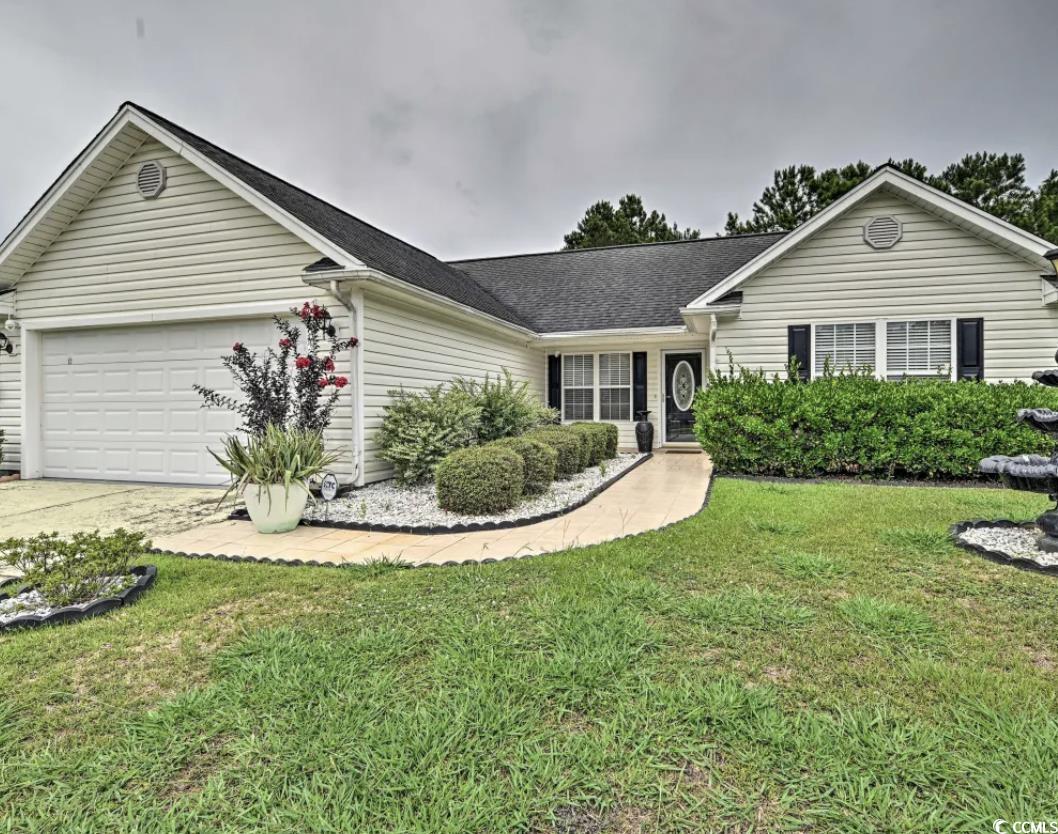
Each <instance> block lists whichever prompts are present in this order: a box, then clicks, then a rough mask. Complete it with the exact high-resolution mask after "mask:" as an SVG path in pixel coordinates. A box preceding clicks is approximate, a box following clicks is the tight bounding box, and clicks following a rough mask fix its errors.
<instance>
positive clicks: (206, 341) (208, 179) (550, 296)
mask: <svg viewBox="0 0 1058 834" xmlns="http://www.w3.org/2000/svg"><path fill="white" fill-rule="evenodd" d="M1053 248H1054V246H1053V245H1052V244H1049V243H1047V242H1046V241H1044V240H1041V239H1039V238H1037V237H1035V236H1033V235H1031V234H1029V233H1028V232H1025V231H1022V230H1021V229H1018V228H1016V227H1014V226H1012V225H1010V224H1008V223H1005V222H1003V221H1002V220H999V219H997V218H995V217H992V216H991V215H989V214H986V213H985V212H982V211H980V210H978V209H976V208H974V207H972V206H970V205H967V204H966V203H963V202H960V201H959V200H957V199H955V198H953V197H951V196H949V195H947V194H944V193H942V192H940V191H938V190H936V189H934V188H931V187H930V186H928V185H925V184H923V183H922V182H919V181H918V180H915V179H913V178H911V177H909V176H906V175H905V174H903V173H901V172H899V171H898V170H896V169H894V168H892V167H882V168H880V169H878V170H877V171H876V172H875V173H874V174H873V175H872V176H871V177H870V178H869V179H867V180H866V181H865V182H863V183H862V184H861V185H859V186H858V187H856V188H855V189H853V190H852V191H850V192H849V193H848V194H846V195H845V196H844V197H842V198H841V199H839V200H838V201H836V202H835V203H834V204H832V205H831V206H829V207H828V208H827V209H826V210H824V211H822V212H820V213H819V214H818V215H816V216H815V217H813V218H812V219H811V220H809V221H808V222H806V223H805V224H803V225H802V226H800V227H799V228H797V229H796V230H794V231H792V232H790V233H776V234H758V235H742V236H734V237H717V238H710V239H703V240H696V241H685V242H678V243H661V244H650V245H641V246H614V247H607V248H601V249H589V250H578V251H563V252H550V253H544V254H536V255H515V256H511V257H501V258H484V259H480V260H466V261H459V262H453V263H446V262H444V261H441V260H439V259H437V258H435V257H433V256H432V255H430V254H428V253H427V252H424V251H422V250H420V249H417V248H416V247H414V246H411V245H409V244H407V243H405V242H404V241H402V240H400V239H398V238H396V237H393V236H392V235H390V234H387V233H385V232H383V231H381V230H379V229H377V228H375V227H373V226H370V225H369V224H367V223H365V222H363V221H361V220H359V219H357V218H356V217H353V216H352V215H349V214H347V213H346V212H344V211H342V210H341V209H338V208H336V207H335V206H332V205H330V204H329V203H326V202H324V201H323V200H320V199H318V198H316V197H314V196H313V195H311V194H309V193H307V192H305V191H303V190H301V189H300V188H297V187H295V186H293V185H291V184H290V183H287V182H285V181H283V180H281V179H279V178H278V177H275V176H273V175H272V174H269V173H267V172H266V171H263V170H261V169H260V168H258V167H256V166H254V165H252V164H250V163H249V162H246V161H245V160H243V159H240V158H239V157H237V156H234V155H233V154H231V153H229V152H227V151H225V150H222V149H221V148H219V147H217V146H216V145H214V144H212V143H210V142H207V141H206V140H205V139H202V138H201V137H199V136H196V135H195V134H193V133H190V132H189V131H187V130H185V129H184V128H182V127H180V126H179V125H176V124H174V123H172V122H170V121H168V120H167V119H164V118H162V117H161V116H158V115H156V114H154V113H152V112H150V111H149V110H146V109H144V108H143V107H140V106H138V105H135V104H132V103H126V104H124V105H122V106H121V108H120V109H119V110H118V112H117V114H116V115H115V116H114V118H113V119H111V120H110V122H109V123H108V124H107V125H106V126H105V127H104V128H103V130H102V131H100V133H99V134H98V135H97V136H96V137H95V139H93V140H92V142H91V143H90V144H89V145H88V147H87V148H85V149H84V151H83V152H82V153H81V154H80V155H79V156H78V157H77V158H76V159H75V160H74V161H73V162H72V163H71V164H70V166H69V167H68V168H67V169H66V170H65V171H64V172H63V173H62V174H61V175H60V176H59V178H58V180H56V182H55V183H54V184H53V185H52V186H51V188H50V189H49V190H48V191H47V193H46V194H45V195H44V196H43V197H41V199H40V200H39V201H38V202H37V204H36V205H34V206H33V208H32V209H31V210H30V211H29V213H28V214H27V215H26V216H25V217H24V218H23V220H22V221H21V222H20V223H19V224H18V226H17V227H16V228H15V229H14V231H12V232H11V234H10V235H8V236H7V238H5V239H4V241H3V243H2V244H0V323H3V329H2V330H0V333H2V334H3V335H4V336H5V337H6V338H7V339H8V340H9V343H10V344H11V346H12V347H13V352H12V353H10V354H9V353H7V352H6V351H4V350H0V429H2V430H4V432H5V433H6V444H5V446H4V459H3V463H2V464H0V467H3V468H5V469H16V470H20V471H21V473H22V475H23V477H26V478H37V477H63V478H98V479H112V480H133V481H154V482H172V483H217V482H220V481H221V480H223V476H222V474H221V472H220V471H219V470H218V468H217V466H216V464H215V462H214V461H213V460H212V458H211V457H210V456H209V455H208V454H207V451H206V449H207V447H208V446H210V445H212V446H214V447H216V445H217V444H218V442H219V439H220V437H221V435H222V434H223V433H224V432H226V431H230V430H232V429H233V428H234V425H235V421H234V418H233V416H232V415H230V414H227V413H224V412H218V411H212V410H204V409H202V408H201V407H200V402H201V401H200V398H199V397H198V396H197V395H196V394H195V393H194V391H193V390H192V387H191V386H192V384H194V383H200V384H204V385H208V386H211V387H215V388H218V389H221V390H226V389H227V388H228V387H229V386H230V380H229V379H228V375H227V372H226V371H225V370H224V369H223V368H222V366H221V364H220V357H221V355H222V354H224V353H226V352H227V351H228V350H230V346H231V344H232V343H233V342H235V341H240V342H243V343H244V344H246V345H247V346H249V347H250V348H255V349H260V348H262V347H264V346H266V345H268V344H271V343H272V340H273V339H274V338H275V334H274V332H273V329H272V326H271V324H270V317H271V316H272V315H273V314H276V313H283V312H284V311H286V310H287V309H288V308H289V307H291V306H293V305H295V304H300V303H301V302H302V301H303V300H305V299H306V298H310V297H311V298H316V299H317V300H319V301H321V302H323V303H326V304H327V305H329V306H330V307H331V308H332V311H334V312H335V314H336V316H337V319H338V321H339V323H340V329H341V332H342V335H343V336H351V335H355V336H357V337H358V339H359V340H360V346H359V347H357V348H354V349H352V350H350V351H349V354H348V355H347V356H346V357H345V362H344V364H343V366H342V367H341V368H339V372H340V373H343V374H345V375H347V376H348V377H349V379H350V384H349V385H348V386H347V387H346V388H345V389H343V400H342V402H341V404H340V407H339V408H338V410H337V412H336V415H335V420H334V423H333V425H332V427H331V429H330V432H329V436H328V442H329V443H332V444H334V446H336V447H339V448H341V449H343V450H344V451H343V458H342V462H341V465H340V471H341V475H342V476H343V477H344V478H345V479H346V480H347V481H349V482H353V483H356V484H364V483H369V482H372V481H377V480H379V479H382V478H385V477H387V475H388V473H389V470H388V468H387V465H386V464H385V462H384V461H382V460H380V459H379V457H378V454H377V449H376V447H375V443H374V434H375V430H376V429H377V428H378V426H379V422H380V420H381V418H382V413H383V407H384V406H385V404H386V402H387V398H388V392H389V391H391V390H393V389H396V388H398V387H401V386H403V387H404V388H406V389H419V388H422V387H424V386H429V385H433V384H436V383H440V382H443V381H445V380H448V379H450V378H452V377H456V376H470V377H479V378H480V377H483V376H484V375H486V374H493V375H495V374H497V373H499V372H500V371H501V370H502V369H507V370H509V371H510V372H511V373H512V374H513V375H514V376H515V377H517V378H519V379H524V380H527V381H528V382H529V384H530V385H531V386H532V389H533V390H535V391H537V392H538V393H539V395H540V396H541V397H542V398H544V399H545V400H547V401H548V402H549V403H551V404H552V405H554V406H555V407H556V408H558V409H559V410H560V412H561V415H562V418H563V419H564V420H568V421H574V420H606V421H610V422H613V423H615V424H616V425H617V426H618V427H619V428H620V431H621V434H620V436H621V442H622V444H623V445H625V446H632V445H633V444H634V425H635V415H636V413H637V412H639V411H643V410H649V412H650V419H651V420H652V421H653V423H654V424H655V427H656V433H655V442H656V444H657V445H658V446H663V447H669V446H673V447H679V446H681V445H685V444H692V443H693V442H694V437H693V433H692V431H691V424H692V418H691V414H690V410H689V402H690V397H691V395H692V394H693V393H694V390H695V389H697V388H698V387H700V386H702V385H705V384H706V383H707V381H708V377H709V373H710V371H715V370H724V369H726V368H727V367H728V365H729V363H734V364H735V365H744V366H748V367H751V368H763V369H764V370H766V371H768V372H769V373H771V372H775V373H783V372H784V368H785V367H786V366H787V364H788V362H789V358H790V357H791V356H796V357H797V358H798V360H799V364H800V367H801V372H802V373H803V374H805V375H808V374H818V373H820V371H821V369H822V368H823V366H824V363H825V362H826V361H827V360H828V359H829V360H830V362H831V363H832V364H834V365H836V366H844V365H847V364H854V365H870V366H872V367H874V368H876V369H877V373H878V374H880V375H884V376H890V377H903V376H905V375H919V374H937V373H943V374H951V375H952V376H953V377H958V378H962V377H973V378H978V379H985V380H1011V379H1026V378H1028V377H1029V375H1030V374H1031V372H1032V371H1033V370H1035V369H1036V368H1039V367H1041V366H1044V365H1047V364H1049V363H1050V361H1051V354H1052V352H1053V350H1054V348H1055V347H1056V345H1058V287H1056V281H1055V273H1054V268H1053V266H1052V264H1051V262H1050V260H1049V258H1054V257H1055V254H1054V253H1053V252H1051V251H1050V250H1052V249H1053ZM2 341H3V340H2V339H0V342H2ZM0 348H2V344H0Z"/></svg>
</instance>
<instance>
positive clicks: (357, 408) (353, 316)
mask: <svg viewBox="0 0 1058 834" xmlns="http://www.w3.org/2000/svg"><path fill="white" fill-rule="evenodd" d="M330 290H331V295H333V296H334V297H335V298H337V299H338V300H339V301H341V302H342V304H344V305H345V309H346V310H347V311H348V312H349V330H350V332H351V334H352V336H353V338H355V339H356V340H357V344H356V347H355V348H353V350H352V353H351V355H350V357H349V377H350V380H349V381H350V384H351V387H352V389H353V403H352V407H353V415H352V416H353V420H352V422H353V431H352V435H353V437H352V441H353V443H352V458H353V471H352V479H353V485H354V486H363V483H364V475H363V473H364V442H363V441H364V436H363V425H362V420H361V413H362V410H363V402H364V392H363V386H362V384H361V379H362V374H361V364H362V363H361V362H360V352H361V351H362V350H363V338H362V336H363V334H361V333H360V327H359V321H358V319H359V313H360V312H361V310H360V306H362V305H358V304H357V303H356V302H355V301H354V300H353V293H352V291H345V292H344V293H343V291H342V287H341V282H339V281H336V280H333V279H332V280H331V283H330Z"/></svg>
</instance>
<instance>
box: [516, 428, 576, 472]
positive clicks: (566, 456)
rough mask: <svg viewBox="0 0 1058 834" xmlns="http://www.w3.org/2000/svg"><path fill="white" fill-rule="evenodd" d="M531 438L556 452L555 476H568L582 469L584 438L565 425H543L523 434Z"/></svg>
mask: <svg viewBox="0 0 1058 834" xmlns="http://www.w3.org/2000/svg"><path fill="white" fill-rule="evenodd" d="M524 437H528V438H530V439H531V440H539V441H540V442H541V443H546V444H547V445H548V446H550V447H551V448H552V449H554V450H555V452H557V453H558V461H557V463H556V466H555V477H556V478H568V477H570V476H571V475H576V474H577V473H578V472H581V471H583V469H584V464H583V463H581V460H582V455H583V453H584V451H585V448H586V445H585V439H584V438H582V437H581V436H580V435H578V434H575V433H574V432H572V431H570V430H569V428H568V427H566V426H543V427H541V428H539V429H534V430H533V431H531V432H529V433H528V434H526V435H524Z"/></svg>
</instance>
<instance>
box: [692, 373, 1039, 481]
mask: <svg viewBox="0 0 1058 834" xmlns="http://www.w3.org/2000/svg"><path fill="white" fill-rule="evenodd" d="M1038 407H1044V408H1054V409H1058V393H1056V392H1055V391H1053V390H1051V389H1049V388H1045V387H1043V386H1041V385H1035V384H1026V383H1022V382H1014V383H1006V384H985V383H977V382H948V381H942V380H914V381H906V382H887V381H882V380H878V379H875V378H873V377H872V376H869V375H867V374H864V373H848V374H838V375H834V376H830V377H825V378H820V379H815V380H812V381H810V382H796V381H780V380H777V379H775V380H772V381H768V379H767V378H766V377H765V376H764V375H763V374H762V373H755V372H750V371H747V370H745V369H741V370H739V371H738V372H737V373H735V374H733V375H720V374H714V375H713V376H712V377H711V379H710V384H709V386H708V387H706V388H704V389H703V390H702V391H700V392H699V394H698V396H697V398H696V400H695V405H694V408H695V427H694V430H695V434H696V435H697V437H698V440H699V442H700V443H701V444H702V447H703V448H704V449H705V450H706V451H707V452H708V453H709V454H710V455H711V456H712V459H713V463H714V464H715V465H716V467H717V470H718V471H720V472H729V473H741V474H753V475H782V476H789V477H812V476H817V475H827V474H843V475H858V476H864V477H875V478H894V477H907V478H977V477H982V476H980V475H979V473H978V472H977V463H978V461H979V460H981V458H985V457H988V456H989V455H997V454H1003V455H1014V454H1022V453H1027V452H1035V453H1039V454H1051V453H1052V452H1053V451H1054V443H1053V442H1052V441H1051V440H1049V439H1048V438H1047V437H1046V436H1045V435H1042V434H1040V433H1038V432H1035V431H1033V430H1032V429H1030V428H1028V427H1026V426H1024V425H1022V424H1020V423H1018V422H1017V420H1016V415H1017V411H1018V409H1019V408H1038Z"/></svg>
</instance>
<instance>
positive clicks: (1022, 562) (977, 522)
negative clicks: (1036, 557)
mask: <svg viewBox="0 0 1058 834" xmlns="http://www.w3.org/2000/svg"><path fill="white" fill-rule="evenodd" d="M1035 526H1036V522H1034V521H1011V520H1010V519H1007V518H1000V519H996V520H994V521H989V520H988V519H986V518H978V519H974V520H973V521H960V522H958V523H956V524H953V525H952V526H951V530H950V531H949V532H950V533H951V537H952V542H953V543H954V544H955V546H956V547H961V548H962V549H963V550H968V551H969V552H971V553H976V554H977V555H978V556H983V557H984V558H986V559H988V560H989V561H990V562H998V563H999V564H1001V565H1010V566H1011V567H1014V568H1018V569H1020V570H1031V571H1035V572H1036V573H1046V574H1050V575H1051V576H1058V565H1041V564H1040V563H1039V562H1036V561H1033V560H1032V559H1027V558H1025V557H1024V556H1011V555H1010V554H1008V553H1004V552H1003V551H1001V550H989V549H988V548H987V547H982V546H981V545H979V544H973V543H972V542H967V541H963V540H962V539H961V538H960V536H961V535H962V534H963V533H965V532H966V531H967V530H976V529H977V528H978V527H1019V528H1028V527H1035Z"/></svg>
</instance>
